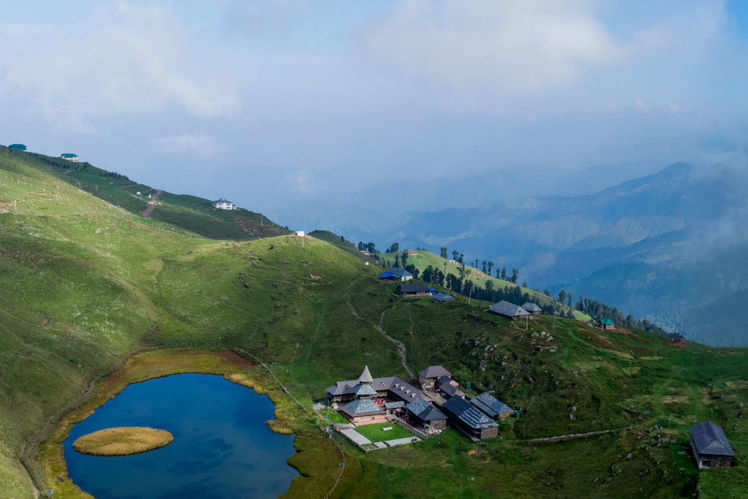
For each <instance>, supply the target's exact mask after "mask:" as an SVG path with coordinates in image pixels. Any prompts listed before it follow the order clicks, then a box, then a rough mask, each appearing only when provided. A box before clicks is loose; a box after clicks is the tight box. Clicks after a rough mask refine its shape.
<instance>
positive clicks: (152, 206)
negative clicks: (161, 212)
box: [141, 191, 161, 218]
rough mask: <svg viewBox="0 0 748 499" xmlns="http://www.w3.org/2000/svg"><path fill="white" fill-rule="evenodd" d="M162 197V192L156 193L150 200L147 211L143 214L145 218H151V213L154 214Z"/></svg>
mask: <svg viewBox="0 0 748 499" xmlns="http://www.w3.org/2000/svg"><path fill="white" fill-rule="evenodd" d="M160 195H161V191H156V192H155V193H153V197H151V199H149V200H148V206H146V208H145V210H143V212H142V213H141V215H143V217H144V218H151V213H153V210H155V209H156V203H157V202H158V197H159V196H160Z"/></svg>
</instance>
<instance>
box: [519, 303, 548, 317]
mask: <svg viewBox="0 0 748 499" xmlns="http://www.w3.org/2000/svg"><path fill="white" fill-rule="evenodd" d="M522 308H523V309H525V310H527V311H528V312H530V313H531V314H532V315H540V314H542V313H543V309H542V308H540V307H539V306H538V305H537V303H533V302H531V301H528V302H526V303H525V304H524V305H522Z"/></svg>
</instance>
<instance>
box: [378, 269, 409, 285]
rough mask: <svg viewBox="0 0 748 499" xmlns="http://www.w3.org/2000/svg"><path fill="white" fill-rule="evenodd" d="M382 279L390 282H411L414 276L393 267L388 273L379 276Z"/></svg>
mask: <svg viewBox="0 0 748 499" xmlns="http://www.w3.org/2000/svg"><path fill="white" fill-rule="evenodd" d="M379 278H380V279H388V280H390V281H402V282H405V281H410V280H411V279H413V274H411V273H410V272H408V271H407V270H405V269H401V268H400V267H393V268H391V269H389V270H388V271H386V272H382V273H381V274H379Z"/></svg>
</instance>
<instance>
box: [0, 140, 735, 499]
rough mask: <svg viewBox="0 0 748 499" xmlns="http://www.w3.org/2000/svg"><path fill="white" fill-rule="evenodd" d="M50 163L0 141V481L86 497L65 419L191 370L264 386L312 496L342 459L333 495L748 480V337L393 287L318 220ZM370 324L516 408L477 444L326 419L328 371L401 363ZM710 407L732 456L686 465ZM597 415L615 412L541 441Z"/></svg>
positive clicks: (659, 492) (398, 368) (604, 491)
mask: <svg viewBox="0 0 748 499" xmlns="http://www.w3.org/2000/svg"><path fill="white" fill-rule="evenodd" d="M54 168H55V167H54V166H50V165H49V164H46V163H44V162H41V161H39V160H38V159H37V158H36V157H35V156H33V155H28V154H23V153H11V152H8V151H7V150H5V149H4V148H0V208H1V209H2V213H1V214H0V286H2V289H3V293H2V294H1V295H0V316H1V317H2V320H0V356H1V357H2V370H0V483H2V484H3V486H4V487H3V490H2V491H0V497H14V498H15V497H32V496H33V487H32V484H31V480H32V478H31V477H30V476H29V474H31V476H33V480H34V481H35V482H36V484H37V487H38V488H39V489H40V490H42V491H43V490H45V489H47V488H52V490H53V491H54V494H53V497H81V494H80V492H79V491H77V490H76V488H75V487H74V486H73V484H72V483H70V482H69V480H66V478H65V474H64V463H63V462H61V461H60V460H59V445H57V442H58V441H59V439H60V438H61V435H62V434H64V431H65V430H64V427H65V425H66V424H69V423H70V422H71V421H72V420H74V419H75V417H80V416H81V414H83V415H84V414H85V411H90V410H92V409H93V408H94V407H95V406H96V405H97V404H98V403H101V401H102V400H105V399H106V398H107V397H109V396H111V395H112V394H113V393H116V392H117V390H118V389H121V387H122V386H124V385H126V383H128V382H131V381H138V380H142V379H147V378H148V377H153V376H162V375H167V374H170V373H175V372H193V371H194V372H216V373H221V374H224V375H226V376H227V377H229V379H232V380H234V381H237V382H242V383H245V384H247V385H249V386H253V387H255V388H256V389H258V390H262V391H264V392H267V393H268V394H269V396H270V397H271V399H272V400H273V401H274V402H275V403H276V421H277V422H276V423H273V425H274V426H275V429H276V430H278V431H293V432H295V433H296V435H297V437H296V440H295V446H296V448H297V450H298V451H299V452H298V453H297V454H296V455H295V456H294V457H292V458H291V460H290V462H291V464H292V465H294V466H296V467H297V468H299V469H300V470H302V471H303V474H302V476H301V477H299V478H297V479H296V480H295V481H294V484H293V485H292V487H291V490H290V491H289V493H288V497H321V496H324V495H325V494H326V493H327V492H329V491H330V490H331V488H332V486H333V484H334V482H335V479H336V477H337V474H338V472H339V471H340V467H339V463H340V461H341V460H343V461H344V462H345V466H344V467H343V473H342V478H341V480H340V482H339V484H338V486H337V487H336V488H335V489H334V492H333V494H332V496H333V497H411V496H414V495H415V496H421V497H496V496H502V497H579V496H582V497H622V496H623V497H641V496H647V497H662V498H665V497H677V496H681V495H691V494H693V493H695V492H697V491H698V493H699V494H700V496H701V497H715V498H716V497H719V498H724V497H741V494H743V493H744V491H745V490H746V489H747V488H748V483H746V476H748V469H747V468H746V462H745V456H746V452H748V424H747V423H746V419H745V418H744V417H738V414H739V413H740V412H741V405H740V404H741V403H744V402H745V401H746V399H748V353H747V352H746V350H742V349H714V348H707V347H704V346H701V345H697V344H690V345H688V346H687V347H685V348H679V347H673V346H669V345H664V344H663V338H661V337H659V336H657V335H655V334H651V333H645V332H642V331H637V330H631V331H628V330H623V331H617V332H613V331H601V330H598V329H594V328H591V327H589V326H587V325H585V324H584V323H583V322H581V321H575V320H567V319H562V318H558V317H552V316H543V317H541V318H539V319H537V320H532V321H529V322H528V323H525V322H511V321H508V320H506V319H503V318H500V317H496V316H492V315H489V314H488V313H486V312H485V304H476V303H471V304H467V303H466V302H465V301H464V300H459V301H457V302H454V303H445V304H436V303H433V302H431V301H430V300H428V299H423V300H402V299H400V298H399V297H398V296H396V294H395V293H394V291H395V287H396V284H394V283H385V282H381V281H379V280H378V279H377V278H376V275H377V273H378V272H379V271H380V270H381V269H376V268H374V266H373V265H369V266H366V265H364V262H363V261H362V259H361V258H359V257H358V256H356V255H355V254H354V253H353V252H349V251H345V250H343V249H340V248H338V247H335V246H333V245H331V244H329V243H327V242H325V241H321V240H318V239H315V238H311V237H307V238H304V239H302V238H298V237H295V236H287V235H278V236H274V237H270V238H261V239H256V240H251V241H233V240H213V239H207V238H205V237H203V236H200V235H198V234H196V233H194V232H191V231H190V230H188V224H182V226H175V225H172V224H167V223H165V222H163V221H160V220H155V219H150V220H149V219H144V218H142V217H140V216H138V215H137V214H135V213H133V212H132V211H128V210H126V209H124V208H121V207H118V206H114V205H112V204H109V203H107V202H105V201H104V200H102V199H100V197H97V196H94V195H93V194H92V193H89V192H86V191H84V190H82V189H78V188H77V187H75V185H73V184H71V183H69V182H65V181H62V180H61V179H60V177H59V172H57V171H55V170H54ZM378 327H381V328H383V330H385V331H386V332H387V333H388V334H389V335H390V336H391V337H393V338H395V339H398V340H400V341H402V342H403V343H404V344H405V345H406V347H407V357H406V363H407V365H408V367H410V368H411V370H413V371H417V370H420V369H421V368H423V367H425V366H426V365H429V364H435V363H440V364H443V365H444V366H445V367H447V368H448V369H449V370H450V371H452V372H453V373H454V375H455V378H456V379H458V380H459V381H460V382H461V383H463V385H465V384H466V383H467V382H468V381H469V382H470V385H471V390H470V392H471V393H475V392H476V391H479V390H491V391H492V392H493V393H495V394H496V395H497V397H499V398H500V399H502V400H503V401H505V402H506V403H508V404H509V405H511V406H512V407H514V408H516V409H518V410H519V411H520V413H521V415H520V417H519V418H518V419H510V420H507V421H503V422H502V423H501V432H500V437H499V438H498V439H495V440H491V441H488V442H484V443H481V444H475V443H472V442H470V441H469V440H467V439H465V438H464V437H462V436H461V435H460V434H459V433H457V432H455V431H454V430H449V431H446V432H444V433H443V434H442V435H440V436H438V437H435V438H432V439H429V440H428V441H425V442H422V443H419V444H416V445H412V446H407V447H401V448H395V449H388V450H384V451H379V452H374V453H370V454H366V455H364V454H363V453H361V452H360V451H358V450H357V449H355V448H353V447H352V446H350V445H349V444H348V443H347V442H345V441H343V440H339V439H338V438H337V437H335V438H334V439H328V438H326V436H325V435H324V434H323V433H322V432H320V431H319V429H318V423H319V420H318V418H317V417H316V416H315V415H314V414H313V413H311V407H312V403H313V401H315V400H318V399H320V398H322V397H324V390H325V388H326V387H327V386H329V385H330V384H332V383H333V382H334V381H335V380H337V379H350V378H352V377H355V376H356V375H357V374H358V373H359V372H360V370H361V367H362V366H363V365H364V364H368V366H369V368H370V369H371V372H372V374H373V375H374V376H386V375H397V376H401V377H407V372H406V370H405V369H404V367H403V366H402V365H401V359H400V358H399V356H398V354H397V351H396V349H395V346H394V345H393V344H392V343H391V342H390V341H389V340H388V339H386V338H385V337H384V336H383V335H382V334H381V333H380V331H379V330H378V329H377V328H378ZM551 347H553V348H551ZM232 350H233V351H234V353H232V354H231V355H237V354H239V357H242V359H241V360H236V362H234V361H232V362H231V363H230V365H227V364H226V360H225V358H224V357H222V356H225V355H226V354H225V353H219V352H228V351H232ZM137 352H140V353H137ZM136 353H137V354H136ZM133 354H136V355H134V356H133ZM221 359H223V360H221ZM259 360H262V361H264V362H265V363H266V366H267V368H266V367H264V366H263V365H261V364H259ZM268 369H269V370H270V372H272V375H271V374H270V372H269V371H268ZM278 380H280V382H282V383H283V384H284V385H285V386H286V387H287V389H288V392H285V391H284V390H283V389H281V387H280V385H278ZM291 396H292V397H293V398H291ZM297 402H298V403H299V404H301V407H299V406H298V405H297ZM71 418H72V419H71ZM707 418H708V419H711V420H713V421H715V422H716V423H718V424H720V425H722V426H723V428H724V429H725V431H726V433H727V435H728V437H729V438H730V439H731V442H732V444H733V447H734V448H735V450H736V452H737V454H738V463H739V465H738V466H737V467H735V468H732V469H728V470H718V471H702V472H700V473H699V472H698V471H697V470H696V469H695V466H694V464H693V461H692V459H691V458H690V456H689V455H688V433H687V427H688V425H689V424H692V423H694V422H696V421H699V420H702V419H707ZM47 423H49V424H47ZM600 430H614V431H612V432H610V433H607V434H605V435H602V436H599V437H596V438H589V439H581V440H574V441H569V442H563V443H539V442H535V441H534V439H537V438H542V437H548V436H554V435H564V434H569V433H584V432H591V431H600ZM61 432H62V433H61ZM334 444H337V445H338V446H340V448H342V449H343V450H344V452H345V454H344V456H343V457H341V456H340V454H339V450H338V447H336V445H334ZM55 456H57V457H55ZM21 457H23V458H24V459H23V464H22V461H21V459H19V458H21Z"/></svg>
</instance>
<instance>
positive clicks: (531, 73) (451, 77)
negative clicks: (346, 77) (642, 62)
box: [367, 0, 622, 93]
mask: <svg viewBox="0 0 748 499" xmlns="http://www.w3.org/2000/svg"><path fill="white" fill-rule="evenodd" d="M593 7H594V5H593V4H592V3H591V2H586V1H576V0H572V1H563V2H555V1H554V2H547V1H539V0H501V1H500V0H476V1H470V2H464V1H462V0H445V1H443V2H438V3H437V2H431V1H427V0H409V1H406V2H403V3H402V4H400V6H399V7H397V8H396V9H395V10H394V12H393V13H392V15H391V16H390V17H389V18H388V19H387V20H386V21H385V22H384V23H383V24H382V25H381V26H379V27H378V28H376V29H374V30H373V31H372V33H371V34H370V37H369V39H368V43H367V46H368V48H369V49H370V50H371V51H372V53H373V54H375V55H376V56H378V57H380V58H381V59H382V60H384V61H388V62H395V63H397V64H399V65H401V66H403V67H404V68H406V70H409V71H412V72H415V73H417V74H421V75H425V76H426V77H428V78H432V79H435V80H438V81H440V82H442V83H446V84H447V85H451V86H454V87H458V88H467V89H474V88H476V87H478V88H484V89H491V90H494V91H498V92H500V93H506V92H518V91H522V92H524V91H542V90H543V89H545V88H548V87H552V86H556V85H560V84H567V83H571V82H573V81H574V80H575V79H576V78H578V77H579V76H580V74H581V73H582V72H583V71H584V70H585V69H586V68H587V67H591V66H597V65H602V64H606V63H610V62H612V61H615V60H616V59H617V58H619V57H620V56H621V55H622V51H621V48H620V47H618V46H617V44H616V43H615V41H614V40H613V38H612V37H611V35H610V34H609V33H608V32H607V30H606V28H605V26H604V25H603V24H602V23H600V22H599V21H598V20H597V19H596V18H595V16H594V9H593Z"/></svg>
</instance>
